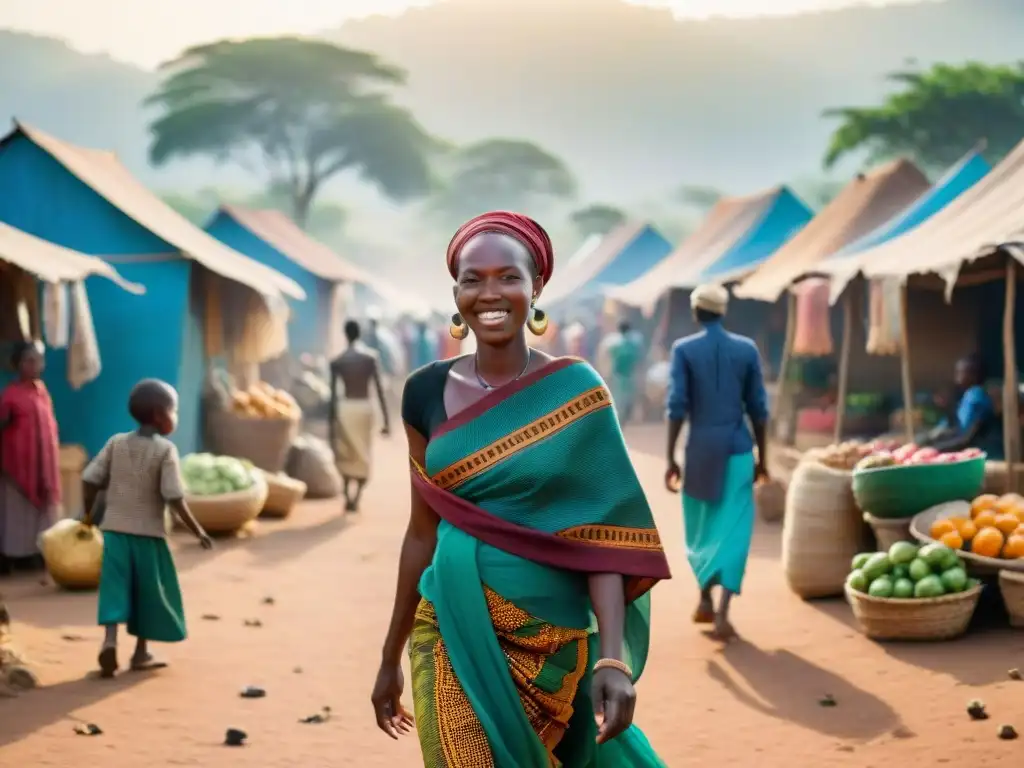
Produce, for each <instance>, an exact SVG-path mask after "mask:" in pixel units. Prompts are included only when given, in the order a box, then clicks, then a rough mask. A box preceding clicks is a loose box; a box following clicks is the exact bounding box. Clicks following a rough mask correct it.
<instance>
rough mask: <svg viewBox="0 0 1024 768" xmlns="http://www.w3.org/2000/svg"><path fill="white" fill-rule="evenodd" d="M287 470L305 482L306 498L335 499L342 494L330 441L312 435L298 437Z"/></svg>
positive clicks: (292, 448) (339, 476)
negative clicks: (328, 442) (328, 443)
mask: <svg viewBox="0 0 1024 768" xmlns="http://www.w3.org/2000/svg"><path fill="white" fill-rule="evenodd" d="M285 472H286V474H287V475H288V476H289V477H294V478H295V479H296V480H300V481H302V482H303V483H305V484H306V498H307V499H333V498H334V497H336V496H339V495H340V494H341V475H340V474H338V468H337V467H336V466H335V465H334V452H333V451H332V450H331V449H330V446H328V445H327V441H325V440H321V439H320V438H318V437H314V436H313V435H308V434H306V435H300V436H299V437H297V438H295V440H294V441H293V442H292V446H291V450H290V451H289V453H288V464H287V469H286V470H285Z"/></svg>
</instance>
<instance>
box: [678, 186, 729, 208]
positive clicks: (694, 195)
mask: <svg viewBox="0 0 1024 768" xmlns="http://www.w3.org/2000/svg"><path fill="white" fill-rule="evenodd" d="M675 198H676V199H677V200H678V201H679V202H680V203H682V204H683V205H685V206H686V207H687V208H690V209H692V210H695V211H698V212H700V213H706V212H708V211H710V210H711V209H712V208H713V207H714V205H715V203H717V202H718V201H719V200H720V199H721V198H722V192H721V190H719V189H717V188H715V187H710V186H706V185H703V184H684V185H683V186H681V187H679V189H677V190H676V194H675Z"/></svg>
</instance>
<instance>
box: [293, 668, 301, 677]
mask: <svg viewBox="0 0 1024 768" xmlns="http://www.w3.org/2000/svg"><path fill="white" fill-rule="evenodd" d="M292 673H293V674H296V675H301V674H302V667H296V668H295V669H293V670H292Z"/></svg>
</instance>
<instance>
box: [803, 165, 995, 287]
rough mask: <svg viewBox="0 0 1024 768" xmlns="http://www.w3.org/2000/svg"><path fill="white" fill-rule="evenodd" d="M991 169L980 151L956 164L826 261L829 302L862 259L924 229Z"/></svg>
mask: <svg viewBox="0 0 1024 768" xmlns="http://www.w3.org/2000/svg"><path fill="white" fill-rule="evenodd" d="M991 170H992V166H991V165H989V163H988V161H986V160H985V158H984V157H982V155H981V152H980V151H979V150H972V151H971V152H969V153H968V154H967V155H965V156H964V157H963V158H961V159H960V160H959V161H958V162H957V163H955V164H954V165H953V166H952V167H951V168H950V169H949V170H948V171H946V173H944V174H943V175H942V177H941V178H940V179H939V180H938V181H936V182H935V184H933V185H932V186H931V188H930V189H929V190H928V191H927V192H925V193H924V194H923V195H921V196H920V197H919V198H918V199H917V200H915V201H914V202H913V203H912V204H911V205H909V206H908V207H907V208H905V209H904V210H903V211H901V212H900V213H898V214H897V215H896V216H894V217H893V218H891V219H889V220H888V221H887V222H885V223H884V224H883V225H882V226H880V227H878V228H877V229H875V230H874V231H872V232H870V233H869V234H867V235H865V236H864V237H862V238H860V239H859V240H857V241H856V242H853V243H850V244H849V245H848V246H846V247H845V248H843V249H842V250H841V251H839V252H838V253H836V254H833V255H832V256H830V257H829V258H827V259H825V261H823V262H822V263H821V265H820V272H821V273H822V274H824V275H827V276H828V277H829V279H830V283H831V285H830V290H829V295H830V300H831V301H832V302H835V301H836V300H837V299H838V298H839V297H840V296H841V295H842V294H843V291H844V290H846V286H847V285H849V283H850V281H851V280H852V279H853V278H854V277H856V276H857V274H858V273H859V272H860V262H861V255H862V254H863V253H865V252H867V251H869V250H870V249H872V248H875V247H876V246H879V245H882V244H883V243H886V242H888V241H890V240H893V239H895V238H897V237H899V236H900V235H903V234H905V233H907V232H910V231H911V230H913V229H915V228H917V227H919V226H921V224H923V223H924V222H925V221H927V220H928V219H930V218H931V217H932V216H934V215H936V214H937V213H939V212H940V211H941V210H943V209H944V208H945V207H946V206H948V205H950V204H951V203H952V202H953V201H954V200H956V199H957V198H958V197H960V195H962V194H963V193H964V192H966V191H967V190H968V189H970V188H971V187H973V186H974V185H975V184H977V183H978V182H979V181H981V180H982V179H983V178H984V177H985V176H986V175H987V174H988V172H989V171H991Z"/></svg>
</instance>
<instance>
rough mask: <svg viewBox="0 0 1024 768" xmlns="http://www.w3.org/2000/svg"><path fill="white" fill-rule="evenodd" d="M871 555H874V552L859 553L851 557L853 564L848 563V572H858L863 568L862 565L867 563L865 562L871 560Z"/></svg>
mask: <svg viewBox="0 0 1024 768" xmlns="http://www.w3.org/2000/svg"><path fill="white" fill-rule="evenodd" d="M873 554H875V553H874V552H861V553H860V554H859V555H854V556H853V562H852V563H850V570H851V571H859V570H860V569H861V568H863V567H864V565H865V564H866V563H867V561H868V560H870V559H871V556H872V555H873Z"/></svg>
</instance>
